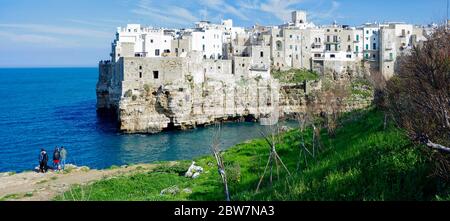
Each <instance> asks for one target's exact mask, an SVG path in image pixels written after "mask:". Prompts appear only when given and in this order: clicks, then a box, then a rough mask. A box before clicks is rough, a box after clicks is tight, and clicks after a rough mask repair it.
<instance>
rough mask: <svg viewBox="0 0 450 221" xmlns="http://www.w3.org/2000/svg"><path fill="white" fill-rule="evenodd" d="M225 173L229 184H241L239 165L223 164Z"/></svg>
mask: <svg viewBox="0 0 450 221" xmlns="http://www.w3.org/2000/svg"><path fill="white" fill-rule="evenodd" d="M225 172H226V175H227V181H228V183H229V184H238V183H240V182H241V166H240V165H239V163H235V162H233V163H229V164H225Z"/></svg>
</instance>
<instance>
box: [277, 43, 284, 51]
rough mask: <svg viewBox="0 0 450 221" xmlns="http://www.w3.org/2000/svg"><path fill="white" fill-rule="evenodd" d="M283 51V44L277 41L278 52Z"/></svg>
mask: <svg viewBox="0 0 450 221" xmlns="http://www.w3.org/2000/svg"><path fill="white" fill-rule="evenodd" d="M282 50H283V43H281V41H277V51H282Z"/></svg>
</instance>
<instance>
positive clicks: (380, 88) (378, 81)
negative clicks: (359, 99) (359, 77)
mask: <svg viewBox="0 0 450 221" xmlns="http://www.w3.org/2000/svg"><path fill="white" fill-rule="evenodd" d="M369 80H370V83H371V84H372V85H373V87H374V90H375V93H374V101H373V103H374V104H375V106H376V107H377V108H379V109H380V110H381V111H383V112H384V121H383V129H384V130H386V128H387V121H388V111H387V103H386V84H387V79H386V78H385V77H384V76H383V75H382V74H381V72H379V71H374V72H371V75H370V78H369Z"/></svg>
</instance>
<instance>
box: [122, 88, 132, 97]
mask: <svg viewBox="0 0 450 221" xmlns="http://www.w3.org/2000/svg"><path fill="white" fill-rule="evenodd" d="M132 95H133V91H132V90H131V89H130V90H128V91H126V92H125V94H124V95H123V96H124V97H131V96H132Z"/></svg>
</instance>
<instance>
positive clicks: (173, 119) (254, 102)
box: [97, 64, 370, 133]
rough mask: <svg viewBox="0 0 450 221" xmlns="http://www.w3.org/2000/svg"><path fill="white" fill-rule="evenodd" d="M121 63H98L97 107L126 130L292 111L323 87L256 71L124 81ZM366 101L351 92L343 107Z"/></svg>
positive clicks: (187, 125)
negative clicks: (162, 80)
mask: <svg viewBox="0 0 450 221" xmlns="http://www.w3.org/2000/svg"><path fill="white" fill-rule="evenodd" d="M122 68H123V67H120V66H117V65H113V64H101V65H100V76H99V82H98V84H97V108H98V110H100V111H101V110H111V111H112V112H114V113H115V114H116V117H117V121H118V123H119V128H120V130H121V131H122V132H124V133H158V132H160V131H162V130H164V129H168V128H176V129H189V128H195V127H197V126H203V125H208V124H212V123H214V122H215V121H218V120H220V121H222V120H224V121H227V120H232V121H234V120H240V119H243V118H247V119H253V120H258V119H260V118H261V117H267V116H269V115H271V114H273V113H275V112H277V115H279V116H281V117H283V116H286V117H290V116H293V115H294V114H295V113H298V112H304V111H306V104H307V100H308V99H310V97H311V94H312V93H311V92H314V91H319V90H320V89H321V87H322V82H321V81H320V80H319V81H313V82H305V83H303V84H285V83H284V84H280V83H279V82H278V81H277V80H275V79H272V78H268V79H267V78H261V77H258V76H257V77H251V76H239V77H238V76H234V75H227V76H225V77H224V76H220V75H208V74H205V75H204V76H203V79H202V80H201V81H198V80H195V77H193V76H191V75H190V74H184V75H182V77H179V78H178V79H177V80H171V81H170V82H165V83H158V84H155V83H152V82H146V81H139V80H133V81H124V80H123V79H122V78H121V76H120V75H117V72H120V71H123V70H121V69H122ZM319 96H320V95H319ZM318 100H319V101H317V102H320V99H318ZM321 105H323V104H321ZM367 105H370V99H366V98H361V99H360V98H358V97H354V96H352V97H350V98H349V99H347V102H346V107H345V108H344V109H345V111H348V110H352V109H355V108H361V107H365V106H367ZM317 111H321V109H320V108H319V109H317Z"/></svg>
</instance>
